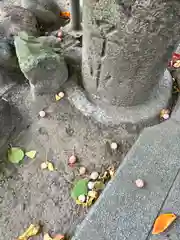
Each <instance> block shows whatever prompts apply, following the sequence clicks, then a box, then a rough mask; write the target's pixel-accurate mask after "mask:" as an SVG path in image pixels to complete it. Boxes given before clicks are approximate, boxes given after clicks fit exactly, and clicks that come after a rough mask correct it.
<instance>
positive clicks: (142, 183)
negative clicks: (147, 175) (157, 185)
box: [135, 179, 144, 188]
mask: <svg viewBox="0 0 180 240" xmlns="http://www.w3.org/2000/svg"><path fill="white" fill-rule="evenodd" d="M135 183H136V186H137V187H138V188H143V187H144V181H143V180H142V179H137V180H136V181H135Z"/></svg>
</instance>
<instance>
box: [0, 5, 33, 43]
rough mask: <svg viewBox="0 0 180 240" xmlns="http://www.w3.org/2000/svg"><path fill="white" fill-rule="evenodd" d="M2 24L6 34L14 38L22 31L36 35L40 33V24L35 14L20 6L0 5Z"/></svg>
mask: <svg viewBox="0 0 180 240" xmlns="http://www.w3.org/2000/svg"><path fill="white" fill-rule="evenodd" d="M0 24H1V25H2V27H3V29H4V32H5V36H7V37H8V38H12V36H16V35H17V34H18V33H19V32H21V31H26V32H27V33H29V34H32V35H34V36H36V35H38V28H37V27H38V24H37V20H36V17H35V15H34V14H33V13H32V12H30V11H29V10H27V9H24V8H22V7H20V6H3V5H1V6H0Z"/></svg>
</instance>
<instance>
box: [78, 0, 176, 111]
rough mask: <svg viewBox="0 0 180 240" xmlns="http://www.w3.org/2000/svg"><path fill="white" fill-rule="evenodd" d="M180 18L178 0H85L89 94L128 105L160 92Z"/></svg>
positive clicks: (98, 100) (104, 101)
mask: <svg viewBox="0 0 180 240" xmlns="http://www.w3.org/2000/svg"><path fill="white" fill-rule="evenodd" d="M179 23H180V1H179V0H171V1H167V0H136V1H134V0H128V1H126V0H84V6H83V41H84V42H83V54H82V57H83V59H82V62H83V85H84V88H85V90H86V93H87V94H88V95H89V99H91V101H94V102H96V103H99V104H100V105H101V106H102V105H103V106H105V107H108V106H109V107H110V106H113V105H115V106H116V107H117V106H120V107H125V108H126V107H132V106H137V105H138V106H139V105H141V104H144V103H145V102H147V101H151V99H155V98H157V97H158V95H159V94H160V91H161V90H162V88H161V86H162V81H164V78H163V74H164V70H165V68H166V66H167V61H168V57H170V55H171V52H172V50H173V47H174V45H175V44H176V43H177V41H178V40H179V32H180V24H179ZM162 78H163V80H162ZM160 81H161V83H160ZM160 85H161V86H160Z"/></svg>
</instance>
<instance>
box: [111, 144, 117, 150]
mask: <svg viewBox="0 0 180 240" xmlns="http://www.w3.org/2000/svg"><path fill="white" fill-rule="evenodd" d="M117 148H118V145H117V143H115V142H112V143H111V149H113V150H116V149H117Z"/></svg>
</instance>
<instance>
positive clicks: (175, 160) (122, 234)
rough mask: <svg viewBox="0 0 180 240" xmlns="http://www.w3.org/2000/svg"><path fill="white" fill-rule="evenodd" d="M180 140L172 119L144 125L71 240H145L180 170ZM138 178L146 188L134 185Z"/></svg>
mask: <svg viewBox="0 0 180 240" xmlns="http://www.w3.org/2000/svg"><path fill="white" fill-rule="evenodd" d="M179 144H180V127H179V125H178V124H176V123H175V122H173V121H172V120H169V121H167V122H165V123H162V124H160V125H157V126H155V127H152V128H147V129H145V130H144V131H143V132H142V134H141V135H140V137H139V139H138V140H137V141H136V143H135V144H134V145H133V147H132V148H131V150H130V152H129V153H128V154H127V155H126V157H125V159H124V163H123V164H122V165H121V166H120V168H119V170H118V171H117V174H116V177H115V179H114V180H113V181H112V182H111V183H110V184H109V185H108V186H107V188H106V189H105V191H104V192H103V194H102V195H101V197H100V199H99V201H98V202H97V203H96V204H95V206H94V207H93V208H92V209H91V211H90V212H89V214H88V216H87V217H86V219H85V220H84V222H83V223H82V224H81V225H80V227H79V229H78V230H77V232H76V234H75V236H74V237H73V240H84V239H86V240H97V239H98V240H101V239H102V240H104V239H106V240H109V239H121V240H132V239H133V240H134V239H139V240H146V239H147V237H149V236H150V235H151V230H152V224H153V222H154V220H155V219H156V217H157V215H158V213H159V211H160V209H161V207H162V206H163V204H164V201H165V200H166V198H167V195H168V194H169V191H170V190H171V187H172V185H173V183H174V181H175V179H176V177H177V174H178V172H179V154H180V149H179ZM138 178H140V179H143V180H144V181H145V182H146V187H145V188H143V189H139V188H137V187H136V185H135V183H134V181H135V180H136V179H138ZM171 196H172V194H171ZM175 204H176V203H175ZM170 239H171V238H170ZM173 240H174V239H173Z"/></svg>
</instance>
